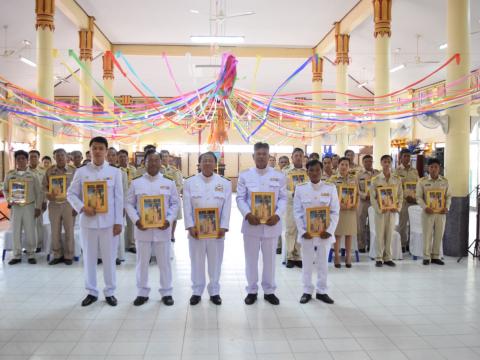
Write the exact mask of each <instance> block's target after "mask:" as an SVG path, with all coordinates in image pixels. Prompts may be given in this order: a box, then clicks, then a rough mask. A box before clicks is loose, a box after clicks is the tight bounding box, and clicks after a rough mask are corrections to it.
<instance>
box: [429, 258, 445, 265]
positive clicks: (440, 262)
mask: <svg viewBox="0 0 480 360" xmlns="http://www.w3.org/2000/svg"><path fill="white" fill-rule="evenodd" d="M432 264H437V265H445V263H444V262H443V261H442V260H440V259H432Z"/></svg>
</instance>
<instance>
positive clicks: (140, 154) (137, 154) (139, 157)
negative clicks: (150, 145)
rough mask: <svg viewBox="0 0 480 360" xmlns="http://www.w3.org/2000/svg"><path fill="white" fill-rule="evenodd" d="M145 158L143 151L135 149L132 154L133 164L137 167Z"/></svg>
mask: <svg viewBox="0 0 480 360" xmlns="http://www.w3.org/2000/svg"><path fill="white" fill-rule="evenodd" d="M144 158H145V153H144V152H143V151H135V154H134V162H135V166H136V167H137V168H138V167H139V166H140V165H142V161H143V159H144Z"/></svg>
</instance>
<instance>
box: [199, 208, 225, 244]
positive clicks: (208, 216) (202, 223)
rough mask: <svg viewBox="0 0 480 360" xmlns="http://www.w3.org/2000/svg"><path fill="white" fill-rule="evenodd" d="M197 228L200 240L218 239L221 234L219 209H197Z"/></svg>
mask: <svg viewBox="0 0 480 360" xmlns="http://www.w3.org/2000/svg"><path fill="white" fill-rule="evenodd" d="M195 227H196V229H197V231H198V238H199V239H216V238H217V237H218V233H219V232H220V216H219V211H218V208H197V209H195Z"/></svg>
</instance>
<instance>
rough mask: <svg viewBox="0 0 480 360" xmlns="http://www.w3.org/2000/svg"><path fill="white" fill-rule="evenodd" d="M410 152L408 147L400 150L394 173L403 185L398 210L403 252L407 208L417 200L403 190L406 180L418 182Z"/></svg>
mask: <svg viewBox="0 0 480 360" xmlns="http://www.w3.org/2000/svg"><path fill="white" fill-rule="evenodd" d="M410 157H411V153H410V150H408V149H403V150H402V151H400V165H399V166H398V167H397V169H396V170H395V172H394V174H395V175H397V176H398V177H399V178H400V179H401V180H402V187H403V205H402V211H400V220H399V222H398V232H399V233H400V237H401V238H402V249H403V252H405V251H407V247H408V246H409V231H408V224H409V221H408V208H409V207H410V206H413V205H416V204H417V200H416V199H415V196H412V195H411V194H410V193H409V192H408V191H405V183H406V182H418V178H419V176H418V171H417V169H415V168H413V167H412V166H411V164H410Z"/></svg>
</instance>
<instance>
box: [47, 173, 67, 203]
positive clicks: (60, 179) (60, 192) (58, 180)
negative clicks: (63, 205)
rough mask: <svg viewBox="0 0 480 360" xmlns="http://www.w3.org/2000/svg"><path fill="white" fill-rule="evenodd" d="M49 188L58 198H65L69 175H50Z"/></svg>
mask: <svg viewBox="0 0 480 360" xmlns="http://www.w3.org/2000/svg"><path fill="white" fill-rule="evenodd" d="M48 190H49V193H50V194H52V195H53V196H55V198H56V199H65V198H66V197H67V176H66V175H53V176H50V177H49V178H48Z"/></svg>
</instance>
